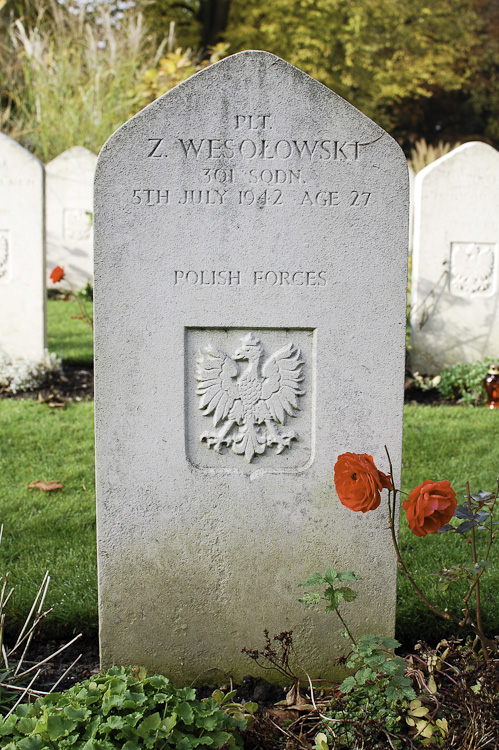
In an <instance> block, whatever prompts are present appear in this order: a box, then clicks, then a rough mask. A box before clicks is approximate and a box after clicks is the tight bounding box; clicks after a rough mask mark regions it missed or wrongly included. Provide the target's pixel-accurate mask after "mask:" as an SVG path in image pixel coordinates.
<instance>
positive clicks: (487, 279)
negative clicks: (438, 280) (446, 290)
mask: <svg viewBox="0 0 499 750" xmlns="http://www.w3.org/2000/svg"><path fill="white" fill-rule="evenodd" d="M496 268H497V245H496V244H492V243H485V242H452V243H451V256H450V279H449V284H450V292H451V294H453V295H454V296H455V297H468V298H469V297H491V296H492V295H494V294H495V292H496V275H497V273H496Z"/></svg>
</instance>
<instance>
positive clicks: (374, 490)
mask: <svg viewBox="0 0 499 750" xmlns="http://www.w3.org/2000/svg"><path fill="white" fill-rule="evenodd" d="M334 486H335V487H336V492H337V493H338V497H339V499H340V503H341V504H342V505H344V506H345V507H346V508H350V510H355V511H359V510H360V511H362V513H367V511H368V510H376V508H377V507H378V506H379V504H380V502H381V494H380V493H381V490H382V489H387V490H393V485H392V480H391V479H390V477H389V476H387V475H386V474H383V472H382V471H379V470H378V469H377V468H376V466H375V464H374V461H373V457H372V456H368V455H367V454H366V453H343V454H342V455H341V456H338V460H337V461H336V464H335V467H334Z"/></svg>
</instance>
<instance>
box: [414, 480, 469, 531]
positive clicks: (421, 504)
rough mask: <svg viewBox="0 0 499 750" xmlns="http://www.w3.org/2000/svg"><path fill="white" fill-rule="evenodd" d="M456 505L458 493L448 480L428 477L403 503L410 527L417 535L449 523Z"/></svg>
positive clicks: (435, 529)
mask: <svg viewBox="0 0 499 750" xmlns="http://www.w3.org/2000/svg"><path fill="white" fill-rule="evenodd" d="M456 506H457V498H456V493H455V492H454V490H453V489H452V487H451V486H450V482H448V481H447V480H443V481H441V482H432V481H431V480H429V479H427V480H426V481H425V482H423V484H420V485H419V486H418V487H415V488H414V489H413V491H412V492H411V493H410V495H409V497H408V498H407V499H406V500H404V502H403V503H402V507H403V509H404V510H405V511H406V513H407V523H408V524H409V528H410V529H411V530H412V532H413V533H414V534H415V535H416V536H426V535H427V534H433V532H435V531H438V530H439V529H440V528H442V526H444V525H445V524H446V523H449V521H450V519H451V518H452V516H453V515H454V511H455V510H456Z"/></svg>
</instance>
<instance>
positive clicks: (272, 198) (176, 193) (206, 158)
mask: <svg viewBox="0 0 499 750" xmlns="http://www.w3.org/2000/svg"><path fill="white" fill-rule="evenodd" d="M229 121H230V122H231V124H232V129H233V130H232V134H231V133H230V132H229V133H223V134H220V133H216V132H215V133H207V134H206V135H205V136H200V135H192V134H191V133H182V134H179V135H178V136H177V137H168V135H166V134H164V133H163V134H161V133H154V134H151V136H150V137H149V138H147V139H145V144H144V155H145V156H147V158H149V159H151V160H152V161H154V160H158V159H159V160H160V161H156V162H155V163H156V164H161V158H162V157H166V156H167V155H171V156H172V157H173V158H175V159H177V160H180V161H181V162H185V165H184V166H185V179H186V182H185V183H184V184H183V185H182V187H181V188H176V187H174V186H172V185H170V186H168V187H169V189H168V190H167V189H166V187H167V186H165V185H163V186H162V190H160V189H158V188H156V189H155V190H146V189H140V190H139V189H137V190H134V191H133V197H132V203H133V205H134V206H154V205H157V206H158V205H165V206H183V207H185V210H186V211H192V209H193V207H203V209H204V207H213V206H215V207H218V206H232V207H236V206H240V207H242V208H244V210H245V211H248V212H250V211H255V210H256V211H258V210H260V209H266V210H271V211H273V210H274V207H275V208H276V210H277V208H278V207H279V206H283V205H290V204H292V205H295V206H301V207H305V206H307V207H310V208H314V209H315V208H333V209H337V210H338V211H349V210H355V209H356V210H359V209H367V208H369V209H370V208H371V206H372V204H373V202H374V201H373V198H374V196H373V195H372V193H371V192H368V190H366V187H368V186H363V185H358V184H357V185H356V184H355V183H354V184H353V185H351V187H344V188H343V189H342V191H341V192H340V191H338V190H337V189H336V185H334V184H328V179H327V178H326V179H325V181H324V182H323V180H324V176H323V177H321V176H320V175H321V165H322V166H323V167H327V166H329V165H332V164H333V163H337V164H338V165H341V164H342V163H345V162H349V163H351V164H352V166H353V165H354V163H357V162H361V161H362V159H363V156H364V154H365V152H366V149H369V148H370V147H371V146H373V144H374V143H376V141H377V140H379V138H380V137H382V136H379V137H378V138H375V139H374V140H373V141H370V142H367V143H366V142H361V141H359V140H356V139H355V136H353V137H352V138H351V140H344V139H340V138H339V137H338V134H336V133H334V132H332V133H330V134H329V133H324V134H320V135H317V134H316V133H313V134H312V135H310V133H306V134H303V135H302V134H296V135H297V136H298V137H291V136H290V135H289V133H288V132H287V129H286V132H285V133H283V134H282V135H283V137H279V133H278V132H276V131H279V127H278V125H279V118H278V117H277V116H275V115H274V114H272V113H270V112H251V111H250V112H244V111H243V112H238V113H234V114H231V115H230V120H229ZM283 125H284V123H283ZM293 135H294V134H293ZM300 135H301V137H299V136H300ZM321 183H322V184H321ZM301 186H304V188H305V189H300V187H301ZM354 188H355V189H354ZM208 210H210V211H211V210H212V209H211V208H209V209H208Z"/></svg>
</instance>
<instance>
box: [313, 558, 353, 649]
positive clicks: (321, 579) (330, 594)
mask: <svg viewBox="0 0 499 750" xmlns="http://www.w3.org/2000/svg"><path fill="white" fill-rule="evenodd" d="M360 580H361V579H360V578H358V577H357V576H356V575H355V573H354V572H353V571H352V570H349V571H347V572H346V573H338V572H337V571H336V570H335V569H334V568H328V569H327V570H326V572H325V573H313V574H312V575H311V576H310V577H309V578H308V579H307V580H306V581H305V583H300V584H299V585H300V586H303V587H305V586H306V587H313V586H322V585H324V584H325V586H326V588H325V590H324V592H323V593H322V594H320V593H318V592H307V593H306V594H304V596H303V597H302V598H301V599H299V600H298V601H300V602H301V603H302V604H305V605H306V606H310V605H315V604H319V602H320V601H321V600H322V599H324V600H325V601H326V602H327V606H326V612H336V614H337V616H338V617H339V619H340V621H341V624H342V625H343V627H344V628H345V631H344V635H345V636H347V637H348V638H350V640H351V641H352V643H353V644H355V643H356V641H355V638H354V637H353V635H352V633H351V632H350V630H349V628H348V625H347V623H346V621H345V619H344V618H343V616H342V615H341V614H340V610H339V606H340V604H341V603H342V602H343V601H345V602H353V601H354V599H356V598H357V592H356V591H354V590H353V589H351V588H350V587H349V586H345V585H344V584H345V583H347V582H348V583H351V582H354V581H360Z"/></svg>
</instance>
